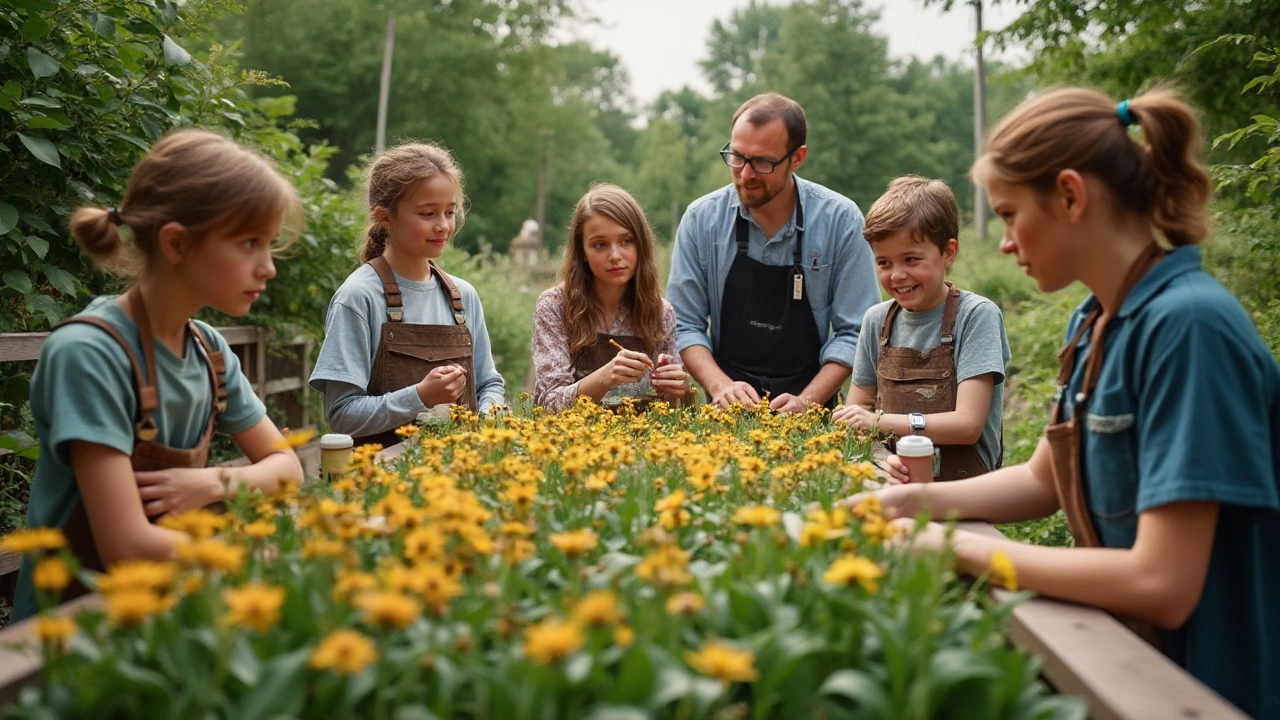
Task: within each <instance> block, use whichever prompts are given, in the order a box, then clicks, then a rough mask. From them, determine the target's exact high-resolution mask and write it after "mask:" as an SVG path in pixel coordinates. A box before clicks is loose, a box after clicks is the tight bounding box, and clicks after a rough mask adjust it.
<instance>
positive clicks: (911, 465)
mask: <svg viewBox="0 0 1280 720" xmlns="http://www.w3.org/2000/svg"><path fill="white" fill-rule="evenodd" d="M896 454H897V456H898V457H899V458H900V459H901V460H902V464H903V465H906V466H907V477H908V479H909V481H910V482H913V483H926V482H933V441H932V440H930V439H929V438H927V437H925V436H923V435H908V436H906V437H904V438H899V439H898V447H897V450H896Z"/></svg>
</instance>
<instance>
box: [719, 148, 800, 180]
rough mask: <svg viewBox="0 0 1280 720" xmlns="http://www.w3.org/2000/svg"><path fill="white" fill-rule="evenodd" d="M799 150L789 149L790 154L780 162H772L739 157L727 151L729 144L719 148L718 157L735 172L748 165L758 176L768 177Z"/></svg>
mask: <svg viewBox="0 0 1280 720" xmlns="http://www.w3.org/2000/svg"><path fill="white" fill-rule="evenodd" d="M730 142H732V141H730ZM799 149H800V148H791V152H789V153H787V154H786V155H783V156H782V159H781V160H777V161H774V160H769V159H768V158H762V157H750V158H749V157H746V156H745V155H739V154H738V153H736V152H734V151H732V150H730V149H729V143H725V144H724V147H722V148H720V157H721V159H723V160H724V164H725V165H728V166H729V167H731V168H733V169H734V170H737V169H739V168H744V167H746V166H747V165H750V166H751V169H752V170H754V171H756V173H758V174H760V175H768V174H770V173H772V172H773V171H774V170H776V169H777V168H778V166H779V165H781V164H782V163H784V162H786V161H787V159H788V158H790V157H791V156H792V155H793V154H795V151H796V150H799Z"/></svg>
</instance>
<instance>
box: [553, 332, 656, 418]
mask: <svg viewBox="0 0 1280 720" xmlns="http://www.w3.org/2000/svg"><path fill="white" fill-rule="evenodd" d="M610 340H613V341H614V342H616V343H618V344H619V345H621V346H622V347H624V348H626V349H628V350H633V351H635V352H638V353H641V354H644V355H648V354H649V352H648V350H647V349H645V346H644V341H643V340H641V339H640V338H638V337H636V336H635V335H610V334H609V333H602V332H598V333H596V341H595V342H594V343H592V344H591V345H590V346H588V347H586V348H584V349H583V350H582V352H580V353H578V355H577V357H575V358H574V359H573V379H574V380H578V381H580V380H582V379H583V378H585V377H586V376H588V375H590V374H591V373H593V372H595V371H597V370H599V369H600V368H602V367H604V366H605V365H607V364H608V363H609V361H610V360H612V359H613V358H614V357H615V356H617V354H618V349H617V348H615V347H614V346H612V345H610V344H609V341H610ZM650 359H652V358H650ZM657 399H658V398H657V396H656V395H655V396H654V397H652V398H635V400H636V410H638V411H641V412H643V411H644V410H646V409H648V407H649V405H650V404H652V403H653V401H654V400H657ZM672 404H673V405H676V403H672Z"/></svg>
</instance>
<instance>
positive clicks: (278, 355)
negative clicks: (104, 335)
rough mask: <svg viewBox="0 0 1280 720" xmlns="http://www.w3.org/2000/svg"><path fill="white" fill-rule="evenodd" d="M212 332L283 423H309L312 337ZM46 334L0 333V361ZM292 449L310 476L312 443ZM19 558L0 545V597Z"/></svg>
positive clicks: (26, 350) (7, 593) (9, 593)
mask: <svg viewBox="0 0 1280 720" xmlns="http://www.w3.org/2000/svg"><path fill="white" fill-rule="evenodd" d="M218 332H219V333H221V334H222V336H223V337H224V338H226V340H227V344H228V345H229V346H230V347H231V351H232V352H234V353H235V354H236V357H238V358H239V359H240V369H241V371H242V372H243V373H244V375H245V377H247V378H248V379H249V382H250V383H251V384H252V386H253V391H254V393H256V394H257V396H258V398H259V399H261V400H262V401H263V402H266V401H267V399H268V398H271V399H272V404H273V406H274V407H275V408H276V409H277V411H279V412H281V413H283V415H284V417H285V418H286V424H287V425H288V426H289V427H292V428H304V427H310V426H311V425H312V424H313V412H312V408H311V392H310V391H309V390H308V389H307V378H309V377H310V376H311V350H312V348H313V347H314V345H315V341H314V340H312V339H311V338H309V337H304V336H303V335H301V334H299V333H297V332H293V331H284V332H280V331H276V332H273V331H271V330H269V329H267V328H261V327H253V326H236V327H224V328H218ZM48 337H49V333H47V332H41V333H0V364H4V363H10V362H30V361H33V360H38V359H39V358H40V350H41V348H43V347H44V343H45V340H46V339H48ZM269 351H270V352H269ZM296 391H301V392H296ZM3 432H4V431H3V430H0V434H3ZM6 454H8V451H6V450H2V449H0V457H2V456H3V455H6ZM298 455H299V458H300V459H302V460H303V465H304V469H307V470H308V474H309V476H314V475H315V472H316V466H317V465H318V463H319V456H320V451H319V447H318V445H317V446H315V447H311V448H305V451H302V450H300V451H299V453H298ZM244 462H245V460H244V458H236V459H233V460H228V461H226V462H223V463H219V465H220V466H225V467H234V466H236V465H241V464H244ZM21 564H22V559H21V558H19V557H17V556H15V555H12V554H11V553H7V552H4V551H0V597H3V598H8V599H12V598H13V591H14V584H15V581H16V578H17V572H18V568H19V567H20V566H21Z"/></svg>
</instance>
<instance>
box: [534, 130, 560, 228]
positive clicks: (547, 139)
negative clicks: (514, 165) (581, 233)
mask: <svg viewBox="0 0 1280 720" xmlns="http://www.w3.org/2000/svg"><path fill="white" fill-rule="evenodd" d="M539 134H540V135H541V136H542V157H541V158H540V159H539V160H538V200H537V205H536V206H535V207H534V217H533V219H534V220H537V221H538V242H539V243H541V242H542V239H543V238H545V237H546V236H547V232H546V226H547V184H548V183H549V182H550V179H551V178H550V176H551V169H550V167H549V164H550V163H549V157H548V156H549V155H550V154H551V140H552V138H554V137H555V136H556V134H555V131H554V130H543V131H542V132H541V133H539ZM543 247H546V245H545V244H543Z"/></svg>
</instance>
